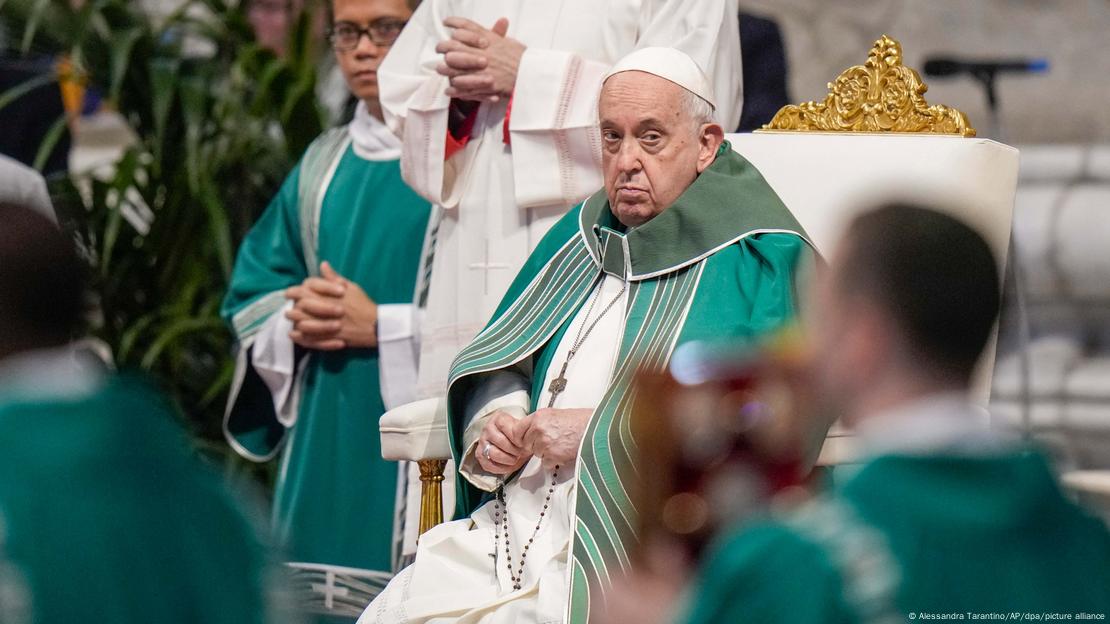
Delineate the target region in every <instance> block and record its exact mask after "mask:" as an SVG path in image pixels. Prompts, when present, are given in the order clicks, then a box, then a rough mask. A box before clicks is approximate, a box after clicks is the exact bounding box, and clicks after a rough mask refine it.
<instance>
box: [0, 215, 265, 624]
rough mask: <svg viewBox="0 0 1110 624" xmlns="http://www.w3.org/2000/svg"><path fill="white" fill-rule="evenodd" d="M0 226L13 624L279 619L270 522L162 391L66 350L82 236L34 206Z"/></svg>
mask: <svg viewBox="0 0 1110 624" xmlns="http://www.w3.org/2000/svg"><path fill="white" fill-rule="evenodd" d="M0 223H3V224H4V226H3V227H2V228H0V293H3V294H2V302H0V622H3V623H4V624H22V623H29V624H30V623H33V624H71V623H72V622H111V623H112V624H150V623H154V624H266V623H269V622H276V621H278V620H277V619H276V618H277V617H278V615H279V614H277V613H275V612H273V611H272V610H271V606H272V603H273V601H272V598H273V596H271V595H269V594H270V588H268V587H267V585H268V584H269V583H271V582H274V581H275V580H277V579H278V578H279V577H278V576H277V575H276V574H275V569H273V568H271V567H270V566H271V563H272V562H271V561H270V557H269V553H268V550H267V548H266V546H265V545H264V541H263V537H262V533H261V530H262V528H263V527H262V523H261V521H260V519H259V518H254V519H252V518H249V517H248V516H246V515H244V514H243V513H242V512H241V511H240V509H239V507H238V506H237V505H236V503H235V501H234V500H233V498H232V496H231V495H230V494H229V493H228V492H227V491H226V489H225V488H224V484H223V482H222V480H221V478H220V476H219V475H218V474H217V473H215V472H214V471H211V470H209V469H208V467H207V466H202V465H201V464H200V462H198V461H197V459H196V457H194V456H193V455H192V453H191V452H190V447H191V445H190V441H189V440H188V438H187V437H186V436H185V434H184V432H183V431H182V430H181V429H180V427H179V426H178V425H177V424H176V422H175V416H174V414H173V412H172V409H171V407H170V405H169V404H168V402H167V401H166V400H165V399H164V397H163V396H161V394H160V393H158V392H156V391H155V390H154V389H153V388H152V387H151V386H149V385H147V383H146V382H144V381H141V380H139V379H137V378H134V377H130V376H126V375H120V376H116V375H111V374H108V373H107V372H106V371H105V370H104V368H103V365H102V364H100V363H99V362H92V361H91V360H92V359H93V358H92V356H87V357H89V358H90V362H87V363H85V362H83V361H82V360H80V359H79V358H78V357H77V356H76V355H75V350H74V349H73V348H71V347H68V346H66V343H67V342H68V339H69V337H70V336H71V332H72V330H73V329H74V328H75V327H77V326H78V325H79V322H80V318H81V313H82V310H83V297H82V286H81V280H80V274H81V273H80V267H79V264H78V260H77V257H76V254H75V253H74V251H73V249H72V245H71V243H70V242H69V241H66V240H65V239H64V238H63V237H62V235H61V234H60V233H59V232H58V231H57V229H56V228H55V227H54V226H53V225H52V223H51V222H50V221H48V220H47V219H46V218H45V217H43V216H40V215H37V214H34V213H32V212H31V211H30V210H29V209H26V208H16V207H12V206H4V205H0ZM286 615H287V614H286Z"/></svg>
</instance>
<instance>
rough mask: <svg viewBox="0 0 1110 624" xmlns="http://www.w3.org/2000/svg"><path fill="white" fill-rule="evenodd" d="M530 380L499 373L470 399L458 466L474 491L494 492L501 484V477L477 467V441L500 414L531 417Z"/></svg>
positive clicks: (516, 374)
mask: <svg viewBox="0 0 1110 624" xmlns="http://www.w3.org/2000/svg"><path fill="white" fill-rule="evenodd" d="M528 390H529V383H528V377H527V376H526V375H524V374H523V373H521V372H519V371H516V370H511V369H510V370H499V371H495V372H493V373H490V374H489V375H486V376H484V377H483V378H482V382H481V383H480V384H479V385H478V386H477V387H476V388H475V389H474V393H473V394H472V395H471V396H470V397H469V398H468V399H467V403H466V415H467V416H468V420H467V425H466V429H465V430H464V431H463V436H462V439H463V444H462V447H463V449H465V450H464V451H463V454H462V459H461V461H460V462H459V474H460V475H461V476H462V477H463V478H464V479H466V480H467V481H469V482H470V483H472V484H473V485H474V487H476V488H478V489H480V490H485V491H487V492H492V491H493V490H496V489H497V487H498V486H499V485H500V484H501V476H500V475H495V474H491V473H489V472H486V471H485V470H484V469H482V467H481V465H479V464H478V459H477V457H476V456H475V453H477V452H478V448H477V447H478V438H479V437H480V436H481V434H482V429H484V428H485V426H486V422H487V421H489V418H490V416H491V415H493V413H494V412H497V411H503V412H507V413H508V414H510V415H512V416H513V417H514V418H517V419H520V418H524V417H525V416H527V415H528V407H529V405H530V404H531V400H530V398H529V393H528Z"/></svg>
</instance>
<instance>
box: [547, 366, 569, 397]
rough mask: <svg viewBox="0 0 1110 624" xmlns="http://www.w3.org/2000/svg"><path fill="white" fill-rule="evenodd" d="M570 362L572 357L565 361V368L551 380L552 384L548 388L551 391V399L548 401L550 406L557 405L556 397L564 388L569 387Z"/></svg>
mask: <svg viewBox="0 0 1110 624" xmlns="http://www.w3.org/2000/svg"><path fill="white" fill-rule="evenodd" d="M568 364H570V358H567V361H566V362H563V368H562V370H560V371H559V376H558V377H556V378H555V379H552V380H551V385H549V386H548V387H547V390H548V391H549V392H551V400H550V401H549V402H548V403H547V406H548V407H555V399H556V398H558V396H559V395H560V394H562V393H563V390H566V389H567V365H568Z"/></svg>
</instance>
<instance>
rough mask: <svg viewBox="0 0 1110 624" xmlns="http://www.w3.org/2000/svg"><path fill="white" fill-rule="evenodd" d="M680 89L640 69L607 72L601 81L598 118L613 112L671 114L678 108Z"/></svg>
mask: <svg viewBox="0 0 1110 624" xmlns="http://www.w3.org/2000/svg"><path fill="white" fill-rule="evenodd" d="M683 91H684V89H683V88H682V87H680V86H678V85H677V84H675V83H673V82H671V81H670V80H667V79H666V78H660V77H659V76H656V75H654V74H649V73H647V72H642V71H625V72H621V73H619V74H614V75H612V76H610V77H609V78H608V79H606V81H605V82H604V83H602V85H601V93H600V94H599V95H598V105H597V112H598V118H599V119H600V120H601V121H605V120H607V119H611V118H614V117H616V116H618V115H619V116H621V117H627V116H629V115H636V116H643V117H651V116H658V115H665V114H667V113H671V114H674V112H675V111H677V110H679V109H681V102H682V94H683Z"/></svg>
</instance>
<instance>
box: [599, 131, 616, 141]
mask: <svg viewBox="0 0 1110 624" xmlns="http://www.w3.org/2000/svg"><path fill="white" fill-rule="evenodd" d="M601 137H602V138H603V139H605V140H606V141H619V140H620V137H619V136H617V133H616V132H603V133H602V134H601Z"/></svg>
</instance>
